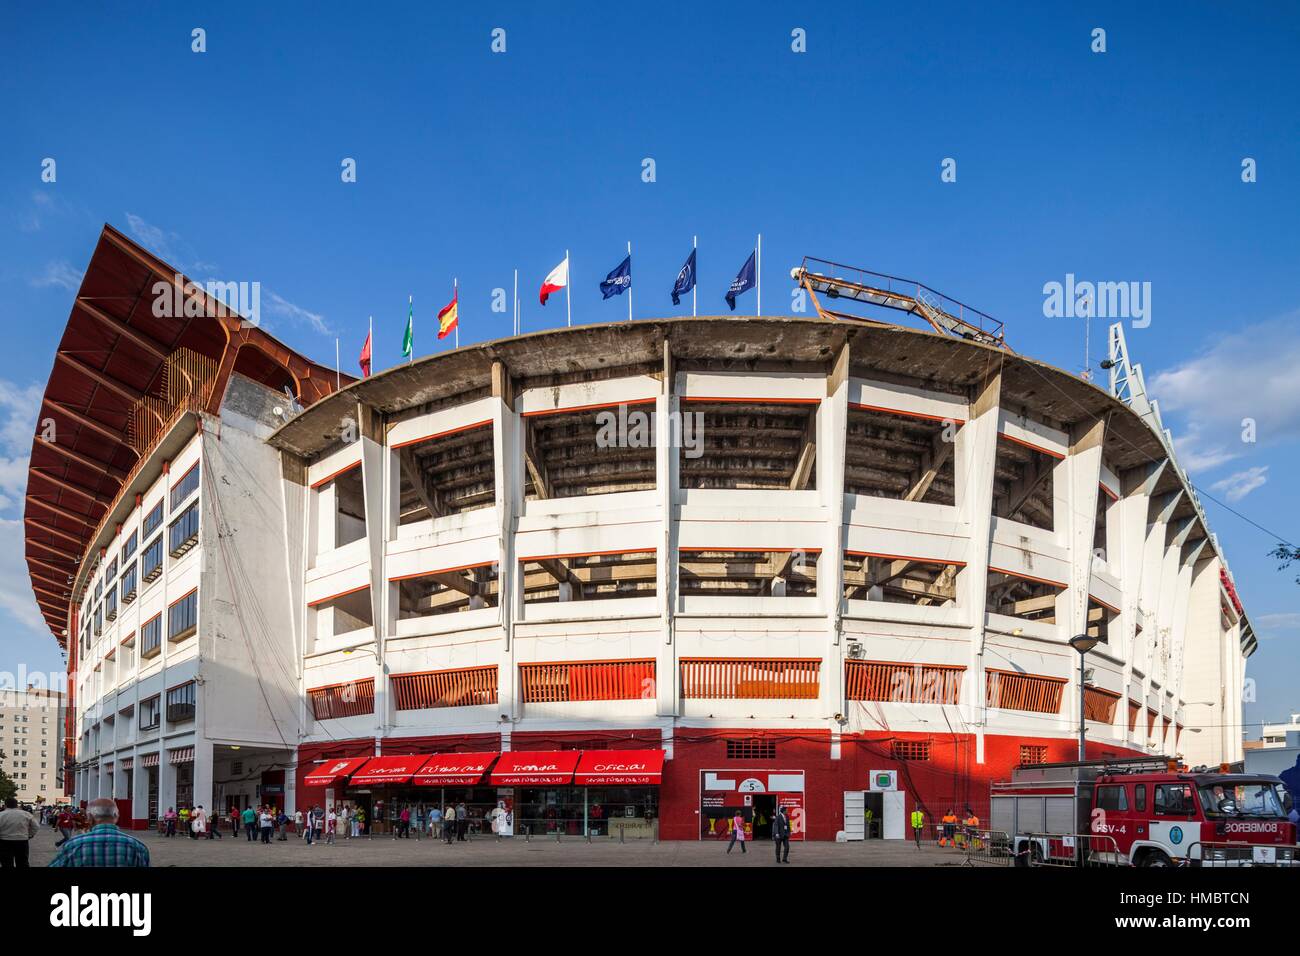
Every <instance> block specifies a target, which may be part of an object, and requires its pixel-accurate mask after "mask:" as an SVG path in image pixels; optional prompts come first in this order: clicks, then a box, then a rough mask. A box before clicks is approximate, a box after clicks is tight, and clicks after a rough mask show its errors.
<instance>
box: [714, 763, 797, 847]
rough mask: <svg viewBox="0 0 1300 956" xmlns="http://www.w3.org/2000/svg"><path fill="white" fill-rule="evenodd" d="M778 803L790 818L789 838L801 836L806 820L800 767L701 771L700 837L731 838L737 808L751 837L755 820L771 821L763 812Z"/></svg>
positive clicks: (765, 822)
mask: <svg viewBox="0 0 1300 956" xmlns="http://www.w3.org/2000/svg"><path fill="white" fill-rule="evenodd" d="M760 795H763V796H760ZM764 797H768V798H770V799H764ZM777 807H781V808H783V809H784V810H785V812H786V816H788V817H789V819H790V839H792V840H802V839H804V834H805V832H806V831H807V820H806V819H805V816H804V773H803V771H802V770H701V771H700V839H710V838H711V839H715V840H725V839H730V836H731V821H732V818H733V817H734V816H735V814H736V811H737V810H739V811H740V813H741V815H742V816H743V817H744V818H745V834H746V836H747V837H749V838H750V839H753V834H754V825H755V823H756V822H761V823H763V825H765V826H767V825H770V823H771V821H770V819H768V818H767V817H766V816H765V815H766V814H770V813H774V812H775V810H776V808H777ZM760 817H762V820H761V821H760Z"/></svg>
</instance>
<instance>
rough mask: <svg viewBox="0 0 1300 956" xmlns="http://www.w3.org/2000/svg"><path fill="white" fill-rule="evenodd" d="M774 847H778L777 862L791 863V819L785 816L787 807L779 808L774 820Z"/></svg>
mask: <svg viewBox="0 0 1300 956" xmlns="http://www.w3.org/2000/svg"><path fill="white" fill-rule="evenodd" d="M772 845H773V846H775V847H776V862H778V863H789V862H790V818H789V817H788V816H786V814H785V807H781V806H778V807H777V808H776V816H775V817H773V818H772ZM783 850H784V854H783V852H782V851H783Z"/></svg>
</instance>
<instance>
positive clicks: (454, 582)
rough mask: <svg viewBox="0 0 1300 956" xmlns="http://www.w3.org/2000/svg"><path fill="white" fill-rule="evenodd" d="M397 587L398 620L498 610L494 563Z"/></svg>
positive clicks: (437, 573) (403, 582) (428, 576)
mask: <svg viewBox="0 0 1300 956" xmlns="http://www.w3.org/2000/svg"><path fill="white" fill-rule="evenodd" d="M394 584H395V586H396V588H397V619H398V620H399V621H405V620H409V619H410V618H416V617H430V616H433V615H437V614H453V613H456V612H457V611H475V610H478V609H479V608H485V607H496V606H497V600H498V598H499V594H498V581H497V567H496V563H495V562H488V563H486V564H478V565H474V566H473V567H468V568H456V569H453V570H450V571H435V572H433V573H431V574H425V575H420V576H418V577H411V578H404V579H402V580H400V581H395V582H394Z"/></svg>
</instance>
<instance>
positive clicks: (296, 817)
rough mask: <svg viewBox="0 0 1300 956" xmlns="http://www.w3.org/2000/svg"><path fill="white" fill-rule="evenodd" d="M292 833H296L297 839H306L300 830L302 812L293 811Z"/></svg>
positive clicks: (305, 835)
mask: <svg viewBox="0 0 1300 956" xmlns="http://www.w3.org/2000/svg"><path fill="white" fill-rule="evenodd" d="M293 832H294V833H296V834H298V837H299V838H300V839H303V840H305V839H307V834H306V833H304V832H303V829H302V811H301V810H295V811H293Z"/></svg>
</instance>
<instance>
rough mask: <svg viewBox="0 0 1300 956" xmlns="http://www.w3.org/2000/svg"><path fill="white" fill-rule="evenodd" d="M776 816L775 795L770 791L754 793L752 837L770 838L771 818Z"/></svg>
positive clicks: (757, 838)
mask: <svg viewBox="0 0 1300 956" xmlns="http://www.w3.org/2000/svg"><path fill="white" fill-rule="evenodd" d="M774 816H776V797H775V796H774V795H772V794H770V793H756V794H754V816H753V821H754V839H755V840H770V839H772V818H773V817H774Z"/></svg>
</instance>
